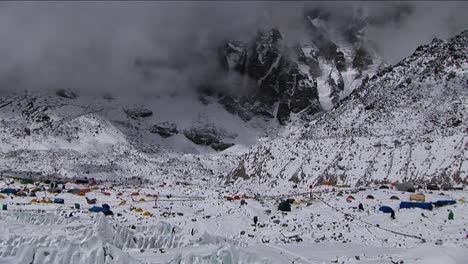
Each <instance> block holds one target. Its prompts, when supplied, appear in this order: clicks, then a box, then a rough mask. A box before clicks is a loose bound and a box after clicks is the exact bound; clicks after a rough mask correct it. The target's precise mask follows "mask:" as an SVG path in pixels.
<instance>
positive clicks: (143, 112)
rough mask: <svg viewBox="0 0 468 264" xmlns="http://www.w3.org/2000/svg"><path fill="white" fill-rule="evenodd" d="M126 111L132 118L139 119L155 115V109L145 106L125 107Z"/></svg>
mask: <svg viewBox="0 0 468 264" xmlns="http://www.w3.org/2000/svg"><path fill="white" fill-rule="evenodd" d="M124 111H125V113H126V114H127V116H128V117H130V118H132V119H139V118H144V117H149V116H152V115H153V111H151V110H150V109H147V108H143V107H134V108H127V109H124Z"/></svg>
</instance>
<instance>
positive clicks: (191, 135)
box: [183, 128, 234, 151]
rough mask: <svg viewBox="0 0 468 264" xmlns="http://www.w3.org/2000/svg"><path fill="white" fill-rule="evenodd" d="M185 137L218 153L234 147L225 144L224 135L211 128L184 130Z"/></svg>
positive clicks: (230, 144) (231, 144)
mask: <svg viewBox="0 0 468 264" xmlns="http://www.w3.org/2000/svg"><path fill="white" fill-rule="evenodd" d="M183 133H184V136H185V137H186V138H188V139H189V140H190V141H192V142H193V143H195V144H197V145H202V146H209V147H211V148H212V149H214V150H216V151H222V150H225V149H227V148H229V147H232V146H234V144H233V143H227V142H223V141H222V140H221V138H223V136H224V135H222V133H220V132H219V131H216V130H214V129H211V128H192V129H187V130H184V132H183Z"/></svg>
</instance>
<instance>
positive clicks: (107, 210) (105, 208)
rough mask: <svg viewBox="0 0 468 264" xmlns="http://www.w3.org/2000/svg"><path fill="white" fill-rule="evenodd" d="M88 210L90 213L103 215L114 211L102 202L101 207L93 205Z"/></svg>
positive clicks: (111, 213)
mask: <svg viewBox="0 0 468 264" xmlns="http://www.w3.org/2000/svg"><path fill="white" fill-rule="evenodd" d="M89 211H90V212H92V213H103V214H105V215H113V214H114V213H113V212H112V211H111V210H110V206H109V205H108V204H103V205H102V207H99V206H93V207H91V208H89Z"/></svg>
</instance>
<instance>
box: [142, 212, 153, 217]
mask: <svg viewBox="0 0 468 264" xmlns="http://www.w3.org/2000/svg"><path fill="white" fill-rule="evenodd" d="M143 216H153V214H152V213H150V212H144V213H143Z"/></svg>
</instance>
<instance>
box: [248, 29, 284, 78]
mask: <svg viewBox="0 0 468 264" xmlns="http://www.w3.org/2000/svg"><path fill="white" fill-rule="evenodd" d="M282 40H283V37H282V35H281V33H280V32H279V30H278V29H275V28H274V29H271V30H269V31H259V32H258V33H257V38H256V40H255V43H254V45H253V47H252V51H251V52H252V54H251V56H249V58H248V65H247V74H248V75H249V76H250V77H252V78H253V79H255V80H260V79H262V78H264V77H265V75H266V74H267V73H268V71H269V70H270V69H271V67H272V66H274V64H275V62H276V61H277V60H278V59H279V58H280V57H281V55H282V54H281V47H282V45H283V41H282Z"/></svg>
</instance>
